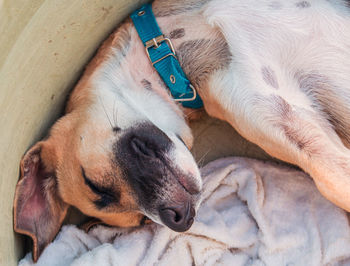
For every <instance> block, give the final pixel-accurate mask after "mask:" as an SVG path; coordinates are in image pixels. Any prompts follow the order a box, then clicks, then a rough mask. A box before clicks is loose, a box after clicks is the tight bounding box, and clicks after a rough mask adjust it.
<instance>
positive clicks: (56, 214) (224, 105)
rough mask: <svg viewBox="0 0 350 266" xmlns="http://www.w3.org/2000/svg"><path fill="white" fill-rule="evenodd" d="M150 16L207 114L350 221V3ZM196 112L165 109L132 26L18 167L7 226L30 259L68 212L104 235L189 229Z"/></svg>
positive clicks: (105, 51) (164, 10)
mask: <svg viewBox="0 0 350 266" xmlns="http://www.w3.org/2000/svg"><path fill="white" fill-rule="evenodd" d="M152 8H153V12H154V14H155V17H156V20H157V23H158V25H159V27H160V28H161V30H162V31H163V33H164V35H165V36H166V37H168V38H169V39H170V41H171V42H172V45H173V46H174V49H175V51H176V57H177V59H178V61H179V62H180V64H181V66H182V69H183V71H184V72H185V74H186V75H187V77H188V79H189V80H190V81H191V84H192V85H193V87H194V88H195V89H196V92H197V93H198V94H199V95H200V97H201V98H202V100H203V102H204V109H205V111H206V112H207V113H208V114H209V115H211V116H213V117H216V118H219V119H222V120H226V121H227V122H229V123H230V124H231V125H232V126H233V127H234V128H235V129H236V130H237V131H238V132H239V133H240V134H241V135H243V136H244V137H245V138H247V139H248V140H250V141H251V142H254V143H256V144H257V145H259V146H260V147H262V148H263V149H264V150H265V151H266V152H268V153H269V154H270V155H272V156H274V157H277V158H279V159H281V160H284V161H286V162H289V163H292V164H295V165H298V166H299V167H300V168H302V169H303V170H304V171H306V172H307V173H309V174H310V176H311V177H312V178H313V180H314V181H315V184H316V186H317V187H318V189H319V190H320V192H321V193H322V194H323V195H324V196H325V197H326V198H327V199H329V200H330V201H332V202H333V203H335V204H336V205H338V206H339V207H341V208H343V209H345V210H347V211H350V164H349V162H350V151H349V148H350V2H349V1H344V0H333V1H330V0H328V1H327V0H306V1H301V0H293V1H283V0H277V1H273V0H186V1H185V0H179V1H171V0H157V1H155V2H154V3H153V4H152ZM140 15H142V14H140ZM151 49H156V48H155V47H153V48H151ZM193 113H196V112H193V111H191V110H190V109H187V108H183V106H181V104H180V103H178V102H176V101H174V99H173V98H172V97H171V95H170V93H169V91H168V88H167V86H166V85H165V83H164V82H163V81H162V79H161V78H160V76H159V74H158V73H157V72H156V71H155V69H154V68H153V66H152V64H151V62H150V61H149V58H148V57H147V53H146V52H145V48H144V45H143V43H142V42H141V40H140V38H139V36H138V33H137V31H136V29H135V27H134V25H133V23H132V21H131V20H130V19H127V20H126V21H125V22H124V23H122V24H121V25H120V26H119V27H118V29H117V30H116V31H115V32H114V33H113V34H112V35H111V36H110V37H109V39H108V40H107V41H105V43H104V44H103V45H102V47H101V48H100V49H99V52H98V54H97V55H96V57H95V58H94V59H93V60H92V62H91V63H90V64H89V66H88V67H87V69H86V71H85V73H84V75H83V76H82V78H81V80H80V81H79V83H78V84H77V86H76V88H75V89H74V90H73V92H72V94H71V96H70V99H69V101H68V104H67V107H66V114H65V115H64V116H63V117H62V118H61V119H59V120H58V121H57V122H56V123H55V124H54V126H53V127H52V129H51V130H50V134H49V136H48V138H46V139H45V140H43V141H40V142H38V143H36V144H35V145H34V146H33V147H32V148H31V149H30V150H29V151H28V152H27V153H26V154H25V156H24V158H23V159H22V162H21V178H20V180H19V182H18V184H17V187H16V195H15V202H14V220H15V221H14V226H15V230H16V231H17V232H19V233H23V234H26V235H29V236H30V237H32V239H33V243H34V250H33V257H34V260H37V258H38V256H39V255H40V253H41V252H42V250H43V249H44V247H45V246H46V245H47V244H48V243H49V242H50V241H52V239H53V238H54V236H55V235H56V234H57V232H58V230H59V229H60V226H61V223H62V221H63V218H64V217H65V214H66V212H67V208H68V206H70V205H72V206H75V207H77V208H78V209H79V210H81V211H82V212H83V213H84V214H86V215H89V216H93V217H96V218H98V219H100V220H101V221H103V222H105V223H107V224H110V225H115V226H123V227H127V226H138V225H140V224H142V223H143V222H144V220H145V219H144V217H145V216H147V217H149V218H150V219H151V220H153V221H155V222H157V223H160V224H163V225H166V226H168V227H169V228H171V229H173V230H175V231H179V232H181V231H185V230H187V229H189V227H190V226H191V224H192V222H193V219H194V216H195V211H196V209H197V207H198V204H199V201H200V196H199V195H200V191H201V178H200V174H199V171H198V168H197V165H196V163H195V161H194V159H193V157H192V155H191V153H190V151H189V149H190V148H191V145H192V135H191V131H190V129H189V127H188V125H187V122H188V119H191V117H192V115H193ZM291 189H293V188H291Z"/></svg>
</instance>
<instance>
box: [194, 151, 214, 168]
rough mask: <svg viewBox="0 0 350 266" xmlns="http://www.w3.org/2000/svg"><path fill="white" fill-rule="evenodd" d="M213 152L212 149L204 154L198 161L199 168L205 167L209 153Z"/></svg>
mask: <svg viewBox="0 0 350 266" xmlns="http://www.w3.org/2000/svg"><path fill="white" fill-rule="evenodd" d="M211 150H212V149H208V150H207V151H206V153H204V154H203V155H202V157H201V158H200V159H199V160H198V162H197V164H198V166H199V167H202V166H203V163H204V159H205V157H207V155H208V154H209V152H210V151H211Z"/></svg>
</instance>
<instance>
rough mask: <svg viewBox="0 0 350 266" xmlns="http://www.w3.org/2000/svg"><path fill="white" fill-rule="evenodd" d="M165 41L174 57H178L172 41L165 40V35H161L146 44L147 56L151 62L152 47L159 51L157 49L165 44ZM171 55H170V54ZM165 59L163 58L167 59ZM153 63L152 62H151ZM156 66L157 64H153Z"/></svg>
mask: <svg viewBox="0 0 350 266" xmlns="http://www.w3.org/2000/svg"><path fill="white" fill-rule="evenodd" d="M164 41H165V42H167V44H168V45H169V47H170V50H171V52H172V53H173V56H175V55H176V53H175V49H174V46H173V44H172V42H171V40H170V39H169V38H165V37H164V35H163V34H162V35H159V36H157V37H155V38H152V39H150V40H148V41H147V42H146V43H145V49H146V53H147V56H148V58H149V60H151V57H150V55H149V52H148V49H149V48H151V47H154V48H155V49H157V48H158V47H159V46H160V44H161V43H162V42H164ZM169 55H170V54H169ZM165 57H166V56H165ZM165 57H163V58H165ZM163 58H161V59H163ZM159 61H160V60H157V62H159ZM151 62H152V60H151ZM154 64H155V62H154V63H152V65H154Z"/></svg>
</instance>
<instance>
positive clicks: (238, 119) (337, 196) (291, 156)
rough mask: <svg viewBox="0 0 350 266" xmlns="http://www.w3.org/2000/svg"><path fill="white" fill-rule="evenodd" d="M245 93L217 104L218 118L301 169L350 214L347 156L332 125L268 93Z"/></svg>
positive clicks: (307, 109)
mask: <svg viewBox="0 0 350 266" xmlns="http://www.w3.org/2000/svg"><path fill="white" fill-rule="evenodd" d="M244 92H245V93H241V94H235V95H231V96H230V97H233V98H231V99H232V100H231V103H229V101H228V99H227V100H226V103H227V104H226V105H225V103H224V104H220V105H219V106H220V108H221V111H220V114H221V117H220V116H219V118H222V119H225V120H227V121H228V122H230V123H231V125H232V126H233V127H234V128H236V129H237V131H238V132H240V133H241V134H242V135H243V136H244V137H245V138H247V139H248V140H250V141H252V142H254V143H256V144H257V145H259V146H260V147H261V148H263V149H264V150H265V151H266V152H267V153H269V154H270V155H272V156H274V157H276V158H279V159H281V160H284V161H286V162H289V163H292V164H295V165H298V166H299V167H301V168H302V169H303V170H304V171H305V172H307V173H309V174H310V176H311V177H312V178H313V179H314V181H315V183H316V186H317V187H318V189H319V190H320V192H321V193H322V194H323V195H324V196H325V197H326V198H327V199H329V200H330V201H332V202H333V203H335V204H336V205H338V206H339V207H341V208H343V209H345V210H347V211H350V163H349V162H350V151H349V150H348V149H347V148H346V147H345V146H344V144H343V142H342V140H341V138H340V137H339V136H338V134H337V133H336V131H335V129H334V126H333V125H332V123H331V122H329V120H328V119H327V118H326V117H325V116H324V115H323V114H322V113H321V112H319V111H316V110H314V109H313V108H312V107H310V106H307V105H296V104H295V100H293V101H292V100H286V98H287V97H282V96H279V95H277V94H274V93H273V92H272V91H271V93H270V92H267V93H264V94H263V93H260V92H261V90H260V92H259V91H257V90H249V89H246V90H245V91H244ZM265 92H266V91H265ZM300 93H301V96H302V97H305V94H304V93H302V92H300ZM218 97H220V95H218ZM218 97H216V99H218ZM214 98H215V97H214ZM221 98H222V97H221ZM305 99H306V100H308V97H305ZM216 102H219V100H217V101H216ZM301 106H305V107H301ZM207 109H208V111H209V113H211V114H212V115H215V113H213V112H211V110H210V107H209V108H207ZM214 109H215V108H214ZM216 116H217V117H218V115H216Z"/></svg>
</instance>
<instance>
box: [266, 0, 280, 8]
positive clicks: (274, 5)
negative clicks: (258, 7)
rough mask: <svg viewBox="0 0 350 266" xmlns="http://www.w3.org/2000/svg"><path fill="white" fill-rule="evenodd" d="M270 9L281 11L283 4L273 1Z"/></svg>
mask: <svg viewBox="0 0 350 266" xmlns="http://www.w3.org/2000/svg"><path fill="white" fill-rule="evenodd" d="M269 7H270V8H271V9H275V10H280V9H282V3H280V2H279V1H272V2H271V3H269Z"/></svg>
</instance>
